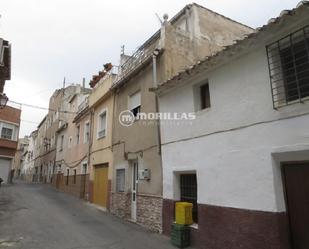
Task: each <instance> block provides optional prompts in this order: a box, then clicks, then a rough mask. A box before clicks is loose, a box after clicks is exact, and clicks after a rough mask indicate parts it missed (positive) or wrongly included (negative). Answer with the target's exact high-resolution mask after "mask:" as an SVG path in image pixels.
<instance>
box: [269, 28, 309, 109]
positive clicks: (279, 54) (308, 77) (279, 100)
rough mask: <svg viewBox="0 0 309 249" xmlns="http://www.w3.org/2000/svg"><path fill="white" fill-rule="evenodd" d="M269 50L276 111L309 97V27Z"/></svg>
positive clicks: (273, 44) (270, 46)
mask: <svg viewBox="0 0 309 249" xmlns="http://www.w3.org/2000/svg"><path fill="white" fill-rule="evenodd" d="M266 48H267V57H268V64H269V73H270V80H271V90H272V97H273V105H274V108H278V107H281V106H284V105H288V104H291V103H294V102H301V101H302V100H303V99H304V98H306V97H309V26H307V27H304V28H302V29H300V30H298V31H296V32H294V33H291V34H290V35H288V36H286V37H284V38H282V39H280V40H278V41H276V42H274V43H272V44H270V45H268V46H267V47H266Z"/></svg>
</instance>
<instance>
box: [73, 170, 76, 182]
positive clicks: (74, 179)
mask: <svg viewBox="0 0 309 249" xmlns="http://www.w3.org/2000/svg"><path fill="white" fill-rule="evenodd" d="M73 183H74V184H76V169H74V178H73Z"/></svg>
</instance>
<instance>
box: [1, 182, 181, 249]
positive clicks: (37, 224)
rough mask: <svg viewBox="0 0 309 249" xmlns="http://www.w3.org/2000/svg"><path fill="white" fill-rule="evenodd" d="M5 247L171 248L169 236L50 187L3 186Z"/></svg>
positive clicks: (2, 209) (31, 185) (2, 220)
mask: <svg viewBox="0 0 309 249" xmlns="http://www.w3.org/2000/svg"><path fill="white" fill-rule="evenodd" d="M0 248H1V249H2V248H10V249H13V248H14V249H15V248H18V249H19V248H23V249H56V248H57V249H84V248H85V249H86V248H87V249H98V248H104V249H105V248H106V249H120V248H124V249H131V248H132V249H133V248H134V249H152V248H156V249H158V248H160V249H172V248H175V247H173V246H172V245H171V244H170V242H169V240H168V238H166V237H165V236H162V235H159V234H155V233H151V232H148V231H146V230H145V229H143V228H141V227H140V226H138V225H135V224H133V223H130V222H125V221H122V220H121V219H119V218H117V217H114V216H112V215H110V214H108V213H105V212H103V211H100V210H98V209H97V208H95V207H93V206H92V205H89V204H87V203H86V202H84V201H82V200H79V199H77V198H75V197H72V196H70V195H67V194H64V193H61V192H58V191H56V190H55V189H53V188H52V187H51V186H48V185H42V184H27V183H22V182H20V183H15V184H14V185H11V186H2V187H1V188H0Z"/></svg>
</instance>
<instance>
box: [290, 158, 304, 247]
mask: <svg viewBox="0 0 309 249" xmlns="http://www.w3.org/2000/svg"><path fill="white" fill-rule="evenodd" d="M284 177H285V188H286V201H287V211H288V215H289V220H290V230H291V240H292V246H293V247H292V248H293V249H308V248H309V163H301V164H288V165H284Z"/></svg>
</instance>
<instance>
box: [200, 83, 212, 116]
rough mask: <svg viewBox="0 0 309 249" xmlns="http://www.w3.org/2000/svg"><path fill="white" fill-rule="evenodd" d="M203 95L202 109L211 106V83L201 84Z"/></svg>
mask: <svg viewBox="0 0 309 249" xmlns="http://www.w3.org/2000/svg"><path fill="white" fill-rule="evenodd" d="M200 95H201V110H203V109H206V108H209V107H210V95H209V85H208V83H206V84H204V85H201V86H200Z"/></svg>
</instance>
